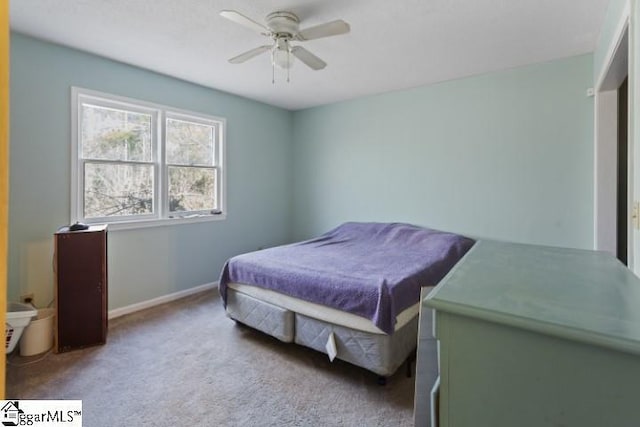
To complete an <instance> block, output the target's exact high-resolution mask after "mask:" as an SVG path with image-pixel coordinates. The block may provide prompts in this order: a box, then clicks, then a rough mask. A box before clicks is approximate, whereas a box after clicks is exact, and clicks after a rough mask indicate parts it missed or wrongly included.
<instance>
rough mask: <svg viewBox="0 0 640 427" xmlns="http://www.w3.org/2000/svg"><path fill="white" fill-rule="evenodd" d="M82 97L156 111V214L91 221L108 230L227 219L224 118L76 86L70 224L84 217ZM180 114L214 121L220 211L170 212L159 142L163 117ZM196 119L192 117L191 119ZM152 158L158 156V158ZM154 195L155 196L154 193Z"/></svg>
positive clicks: (73, 87)
mask: <svg viewBox="0 0 640 427" xmlns="http://www.w3.org/2000/svg"><path fill="white" fill-rule="evenodd" d="M83 96H88V97H96V98H102V99H104V100H106V101H108V102H109V101H111V102H113V103H114V104H123V105H124V106H128V107H130V108H131V109H132V110H133V111H141V112H142V111H144V112H146V113H151V114H156V118H157V122H156V123H157V129H153V130H152V131H153V132H154V134H155V137H154V138H153V143H154V144H159V145H160V146H159V147H157V148H156V149H155V150H154V159H153V162H154V168H155V169H156V175H155V176H156V179H155V185H154V192H156V194H159V196H158V197H157V202H158V205H157V207H156V209H157V211H158V212H157V215H156V214H154V215H153V217H151V218H150V217H149V216H146V215H145V216H136V217H129V218H130V219H129V218H125V219H120V220H117V221H110V218H98V219H92V220H91V221H90V222H91V223H92V224H93V223H108V224H109V230H128V229H135V228H145V227H158V226H167V225H176V224H192V223H199V222H207V221H220V220H224V219H226V218H227V200H226V196H227V188H226V186H227V179H226V174H227V168H226V163H227V162H226V128H227V123H226V119H225V118H223V117H217V116H213V115H210V114H204V113H199V112H195V111H188V110H182V109H179V108H173V107H170V106H167V105H162V104H156V103H152V102H147V101H141V100H138V99H133V98H127V97H123V96H119V95H112V94H109V93H105V92H99V91H95V90H91V89H84V88H80V87H76V86H72V87H71V191H70V195H71V223H74V222H76V221H78V220H80V218H82V217H83V215H82V212H83V203H84V199H82V198H81V197H80V195H81V194H82V186H83V182H82V181H83V178H82V177H81V176H80V175H81V174H80V170H79V168H80V165H81V164H82V163H83V162H81V160H80V152H79V148H80V142H79V135H80V120H79V116H78V114H79V108H78V105H79V100H80V98H81V97H83ZM167 116H169V117H179V116H185V117H186V118H188V119H189V120H191V121H196V122H197V121H198V120H197V119H198V118H201V120H202V123H206V124H211V123H210V122H211V121H213V122H217V123H218V125H217V126H216V131H217V133H218V134H217V138H218V141H219V143H218V144H217V147H216V148H217V151H216V153H215V155H216V159H217V162H216V166H215V167H214V169H215V170H216V173H217V174H218V179H219V180H221V182H220V185H219V187H218V192H219V194H218V200H219V210H220V211H221V213H219V214H211V213H207V212H186V213H185V215H184V216H173V217H171V216H170V215H171V212H169V207H168V197H167V191H168V189H167V187H166V186H167V179H168V178H167V171H168V165H167V164H165V153H164V151H165V147H164V144H161V143H159V141H160V138H163V137H164V132H165V129H164V127H165V119H166V117H167ZM194 119H195V120H194ZM155 157H160V158H159V159H157V158H155ZM158 168H162V169H163V170H162V173H159V172H160V171H159V169H158ZM154 198H155V196H154Z"/></svg>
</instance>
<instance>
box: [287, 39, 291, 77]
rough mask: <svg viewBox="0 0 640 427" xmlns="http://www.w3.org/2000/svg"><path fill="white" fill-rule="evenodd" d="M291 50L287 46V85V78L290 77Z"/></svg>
mask: <svg viewBox="0 0 640 427" xmlns="http://www.w3.org/2000/svg"><path fill="white" fill-rule="evenodd" d="M290 55H291V48H289V46H287V64H289V66H288V67H287V83H289V76H290V75H291V56H290Z"/></svg>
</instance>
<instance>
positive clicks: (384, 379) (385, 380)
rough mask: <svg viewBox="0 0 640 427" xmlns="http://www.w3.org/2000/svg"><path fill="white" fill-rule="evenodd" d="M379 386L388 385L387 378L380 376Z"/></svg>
mask: <svg viewBox="0 0 640 427" xmlns="http://www.w3.org/2000/svg"><path fill="white" fill-rule="evenodd" d="M378 385H381V386H385V385H387V377H383V376H382V375H380V376H378Z"/></svg>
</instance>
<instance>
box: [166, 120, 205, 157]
mask: <svg viewBox="0 0 640 427" xmlns="http://www.w3.org/2000/svg"><path fill="white" fill-rule="evenodd" d="M213 143H214V127H213V126H210V125H203V124H200V123H193V122H187V121H184V120H176V119H167V163H171V164H175V165H200V166H213V165H214V164H215V163H214V160H215V159H214V154H213V153H214V150H213Z"/></svg>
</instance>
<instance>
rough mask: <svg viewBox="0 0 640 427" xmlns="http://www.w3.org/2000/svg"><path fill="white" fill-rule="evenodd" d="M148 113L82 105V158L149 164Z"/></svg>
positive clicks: (151, 155) (149, 131)
mask: <svg viewBox="0 0 640 427" xmlns="http://www.w3.org/2000/svg"><path fill="white" fill-rule="evenodd" d="M151 119H152V116H151V114H144V113H137V112H132V111H125V110H118V109H114V108H106V107H98V106H95V105H89V104H82V130H81V132H82V135H81V138H82V157H83V158H85V159H101V160H122V161H127V160H129V161H138V162H150V161H152V160H153V153H152V146H151Z"/></svg>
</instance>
